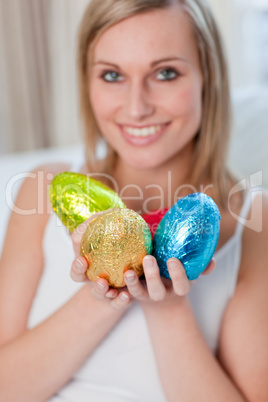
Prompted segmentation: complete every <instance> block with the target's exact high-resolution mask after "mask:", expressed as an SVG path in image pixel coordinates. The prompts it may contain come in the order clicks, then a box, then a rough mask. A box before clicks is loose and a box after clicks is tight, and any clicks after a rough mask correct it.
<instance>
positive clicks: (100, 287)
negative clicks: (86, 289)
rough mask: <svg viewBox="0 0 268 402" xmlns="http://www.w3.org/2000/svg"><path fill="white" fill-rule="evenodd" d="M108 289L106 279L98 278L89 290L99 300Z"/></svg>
mask: <svg viewBox="0 0 268 402" xmlns="http://www.w3.org/2000/svg"><path fill="white" fill-rule="evenodd" d="M108 290H109V283H108V282H107V281H106V279H104V278H99V279H97V280H96V282H95V283H94V285H93V287H92V290H91V292H92V295H93V296H94V297H95V298H96V299H99V300H100V299H103V298H104V297H105V294H106V293H107V292H108Z"/></svg>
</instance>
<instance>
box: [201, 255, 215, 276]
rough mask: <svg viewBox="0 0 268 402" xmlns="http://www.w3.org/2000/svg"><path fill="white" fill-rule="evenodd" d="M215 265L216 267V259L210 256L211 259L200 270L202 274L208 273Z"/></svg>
mask: <svg viewBox="0 0 268 402" xmlns="http://www.w3.org/2000/svg"><path fill="white" fill-rule="evenodd" d="M215 267H216V261H215V259H214V258H212V260H210V262H209V264H208V265H207V267H206V268H205V270H204V271H203V272H202V275H208V274H210V273H211V272H212V271H213V270H214V269H215Z"/></svg>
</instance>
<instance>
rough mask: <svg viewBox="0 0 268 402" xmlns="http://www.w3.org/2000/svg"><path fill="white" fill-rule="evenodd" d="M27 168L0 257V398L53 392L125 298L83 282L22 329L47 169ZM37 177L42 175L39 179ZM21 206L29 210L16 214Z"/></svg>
mask: <svg viewBox="0 0 268 402" xmlns="http://www.w3.org/2000/svg"><path fill="white" fill-rule="evenodd" d="M38 170H39V171H41V170H40V169H38ZM33 173H34V174H35V173H36V176H35V175H33V176H32V178H29V179H26V180H25V182H24V184H23V186H22V188H21V190H20V192H19V195H18V198H17V201H16V206H17V208H20V209H21V213H14V212H13V213H12V215H11V219H10V222H9V226H8V230H7V236H6V240H5V245H4V248H3V254H2V256H1V260H0V400H1V401H14V402H19V401H27V402H30V401H33V402H38V401H44V400H46V399H47V398H49V397H50V396H51V395H53V394H54V393H55V392H56V391H57V390H58V389H60V388H61V387H62V386H63V385H64V384H65V383H66V382H67V381H68V380H69V379H70V377H71V376H72V374H73V373H74V372H75V371H76V370H77V369H78V367H79V366H81V365H82V363H83V362H84V360H85V359H86V358H87V357H88V356H89V355H90V353H91V352H92V351H93V350H94V348H95V347H96V345H97V344H98V343H99V342H100V341H101V340H102V339H103V338H104V337H105V335H106V334H107V333H108V332H109V331H110V330H111V328H112V327H113V326H114V325H115V323H116V322H117V321H118V320H119V319H120V317H121V316H122V315H123V314H124V311H125V309H126V307H127V305H128V300H129V299H128V300H126V301H123V300H121V299H120V298H119V297H118V298H115V299H113V300H111V301H110V300H97V299H96V295H95V296H94V295H93V294H92V292H91V285H90V284H86V285H84V286H83V287H82V288H81V289H80V290H79V291H78V292H77V293H76V294H75V295H74V296H73V297H72V298H71V299H70V300H69V301H68V302H67V303H66V304H65V305H64V306H63V307H62V308H60V309H59V310H58V311H56V312H55V313H54V314H53V315H52V316H51V317H49V318H48V319H47V320H45V321H44V322H43V323H41V324H40V325H38V326H37V327H36V328H34V329H31V330H27V320H28V315H29V311H30V308H31V305H32V301H33V298H34V295H35V292H36V289H37V286H38V283H39V280H40V277H41V275H42V270H43V254H42V238H43V234H44V230H45V227H46V224H47V220H48V217H49V213H50V211H49V209H50V208H49V201H48V199H47V197H46V194H47V187H48V184H49V180H47V177H51V173H52V171H51V168H50V169H49V170H47V169H43V170H42V175H39V177H38V172H37V171H36V172H33ZM48 173H49V174H50V176H49V175H48ZM41 176H42V177H43V178H45V180H43V179H42V180H41V182H40V177H41ZM35 177H36V178H35ZM40 194H44V196H43V199H40ZM39 203H41V205H42V206H43V208H42V212H40V209H39V207H40V204H39ZM26 210H27V211H30V210H33V213H32V214H31V215H27V214H24V213H22V211H26ZM34 210H35V211H36V212H34ZM38 211H39V213H38ZM66 274H68V267H66ZM59 286H60V284H59ZM48 297H49V295H48Z"/></svg>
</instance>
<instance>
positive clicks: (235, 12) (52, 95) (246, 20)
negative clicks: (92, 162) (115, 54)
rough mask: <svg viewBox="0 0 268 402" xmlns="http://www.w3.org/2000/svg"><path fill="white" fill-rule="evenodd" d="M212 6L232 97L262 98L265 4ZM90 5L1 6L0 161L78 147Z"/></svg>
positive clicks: (213, 0)
mask: <svg viewBox="0 0 268 402" xmlns="http://www.w3.org/2000/svg"><path fill="white" fill-rule="evenodd" d="M100 1H101V0H100ZM209 3H210V4H211V6H212V9H213V11H214V14H215V17H216V20H217V21H218V24H219V27H220V30H221V33H222V36H223V39H224V42H225V48H226V53H227V57H228V61H229V69H230V76H231V86H232V92H233V94H234V95H233V96H234V97H235V96H238V97H239V96H241V93H248V92H247V91H249V89H251V90H252V88H256V87H257V88H259V89H260V92H259V93H260V97H261V92H262V90H263V88H268V0H224V1H223V0H209ZM87 4H88V0H0V158H1V156H2V155H4V154H9V153H16V152H21V151H30V150H35V149H40V148H48V147H62V146H72V145H73V144H77V143H79V141H81V139H80V138H81V134H80V133H81V127H80V124H79V118H78V101H77V85H76V71H75V54H76V34H77V28H78V24H79V21H80V19H81V16H82V14H83V11H84V9H85V7H86V5H87ZM243 91H244V92H243ZM260 99H263V98H260ZM265 99H267V98H265ZM259 103H260V106H261V107H266V110H267V113H268V105H267V104H266V105H263V104H262V103H263V101H262V100H260V101H259ZM248 106H250V105H248ZM251 106H252V105H251ZM253 106H254V105H253ZM242 121H243V119H241V122H238V123H237V124H240V123H241V124H242ZM252 134H253V133H252ZM267 138H268V136H266V140H267ZM266 144H267V141H266ZM267 149H268V144H267V145H266V150H267Z"/></svg>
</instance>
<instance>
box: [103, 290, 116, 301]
mask: <svg viewBox="0 0 268 402" xmlns="http://www.w3.org/2000/svg"><path fill="white" fill-rule="evenodd" d="M117 296H118V290H117V289H114V288H111V289H110V290H108V292H107V293H106V294H105V297H108V298H109V299H114V298H115V297H117Z"/></svg>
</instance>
